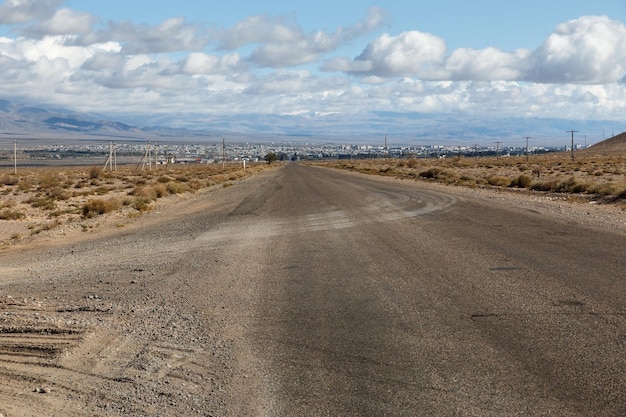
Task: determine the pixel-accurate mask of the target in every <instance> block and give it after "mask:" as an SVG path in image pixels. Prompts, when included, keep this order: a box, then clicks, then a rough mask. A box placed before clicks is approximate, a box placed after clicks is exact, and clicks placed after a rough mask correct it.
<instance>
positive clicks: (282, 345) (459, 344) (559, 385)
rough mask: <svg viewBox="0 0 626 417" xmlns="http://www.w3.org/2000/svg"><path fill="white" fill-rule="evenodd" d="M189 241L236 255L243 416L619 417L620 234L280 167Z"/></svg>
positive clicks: (625, 358)
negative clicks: (248, 385) (249, 384)
mask: <svg viewBox="0 0 626 417" xmlns="http://www.w3.org/2000/svg"><path fill="white" fill-rule="evenodd" d="M201 240H202V241H203V242H205V245H209V246H210V247H215V245H219V246H220V247H221V249H220V250H221V251H232V252H233V253H238V254H241V255H239V256H238V258H231V263H230V265H229V266H228V267H227V268H226V269H224V270H223V271H221V273H227V274H228V273H230V274H232V273H234V274H235V275H237V277H238V278H236V280H241V281H239V282H243V283H244V284H243V285H244V286H245V285H247V287H248V288H249V293H248V295H247V296H246V298H245V304H246V305H247V306H248V308H247V313H242V314H240V315H238V316H237V322H238V326H239V327H237V330H236V331H235V332H234V337H235V338H237V340H239V342H240V343H239V344H240V345H241V347H240V349H241V351H242V353H241V357H242V358H247V359H246V361H247V362H248V365H246V366H248V367H249V369H247V370H246V369H243V372H244V373H245V372H251V373H252V374H254V375H255V380H256V381H257V382H256V386H255V387H254V388H253V391H254V392H251V393H250V397H249V399H250V401H247V400H245V399H243V398H242V399H241V401H242V403H245V405H243V404H242V407H243V408H242V409H241V410H243V411H242V412H247V413H250V414H251V415H280V416H452V415H459V416H461V415H472V416H506V415H511V416H512V415H515V416H518V415H533V416H535V415H536V416H539V415H542V416H544V415H552V416H577V415H579V416H619V415H626V319H625V316H624V314H625V309H626V280H625V277H626V274H625V272H624V269H625V267H626V257H625V253H626V239H625V238H624V236H623V235H620V234H611V233H606V232H599V231H597V230H592V229H588V228H585V227H582V226H581V225H579V224H577V223H575V222H568V223H563V222H557V221H555V220H554V219H549V218H546V217H545V216H543V215H542V214H541V213H540V212H535V211H532V210H525V209H521V208H516V207H510V206H509V207H507V206H506V205H497V204H493V203H492V204H490V203H489V202H488V201H484V200H482V201H478V200H477V201H474V200H471V199H468V198H460V197H455V196H453V195H452V194H446V193H441V192H434V191H427V190H425V189H422V188H420V187H419V185H415V184H414V183H409V182H406V183H399V182H397V181H396V182H393V181H384V180H378V179H376V178H370V177H364V176H355V175H347V174H345V173H342V172H338V171H333V170H327V169H320V168H314V167H305V166H301V165H298V164H290V165H287V166H286V167H284V168H282V169H281V170H279V171H278V172H277V173H276V175H275V177H274V178H272V179H271V181H268V182H266V183H264V184H262V185H260V186H259V187H258V188H257V189H256V191H255V192H254V193H252V194H250V195H248V196H247V197H246V198H245V199H244V200H243V201H242V202H241V203H240V204H239V205H238V206H237V207H236V208H235V209H234V210H233V211H232V212H231V213H230V214H229V216H228V219H227V221H225V222H223V223H221V224H220V225H219V226H218V227H215V228H213V229H211V230H209V231H207V232H206V233H205V234H204V235H203V236H202V238H201ZM222 253H224V252H222ZM246 282H247V283H248V284H245V283H246ZM244 367H245V366H244ZM253 369H254V370H253ZM246 375H247V374H246ZM252 398H254V401H252Z"/></svg>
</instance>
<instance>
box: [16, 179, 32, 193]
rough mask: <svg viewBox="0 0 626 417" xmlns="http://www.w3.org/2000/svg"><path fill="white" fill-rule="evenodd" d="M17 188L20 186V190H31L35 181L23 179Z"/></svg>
mask: <svg viewBox="0 0 626 417" xmlns="http://www.w3.org/2000/svg"><path fill="white" fill-rule="evenodd" d="M17 188H19V189H20V191H29V190H30V189H31V188H33V182H32V181H31V180H30V179H24V180H21V181H20V182H19V183H18V184H17Z"/></svg>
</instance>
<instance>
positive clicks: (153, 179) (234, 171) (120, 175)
mask: <svg viewBox="0 0 626 417" xmlns="http://www.w3.org/2000/svg"><path fill="white" fill-rule="evenodd" d="M266 167H267V165H265V164H263V163H261V164H256V165H254V164H252V165H250V164H249V165H248V167H247V170H246V171H245V172H243V170H242V167H241V165H239V164H232V165H231V164H226V166H225V167H222V165H221V164H219V165H218V164H215V165H199V164H198V165H175V166H168V167H167V170H165V169H160V170H152V171H150V170H145V171H142V170H138V169H136V168H135V167H120V168H119V169H118V170H117V171H113V172H111V171H103V170H102V168H101V167H99V166H84V167H58V168H52V167H41V168H29V169H21V170H19V172H18V174H17V175H16V174H14V173H13V172H12V171H11V172H4V173H3V172H2V170H0V222H2V221H13V222H20V224H22V226H21V228H22V229H23V230H24V232H26V231H27V230H30V234H31V235H36V234H39V233H41V232H43V231H46V230H51V229H53V228H55V227H58V226H61V225H64V224H68V223H78V222H81V227H82V229H83V230H85V231H88V230H91V229H93V228H94V227H96V224H92V223H91V222H90V221H89V220H90V219H93V218H98V217H100V216H102V215H106V214H107V213H113V212H120V213H121V214H122V215H123V217H125V218H128V219H131V218H134V217H137V216H139V215H141V213H143V212H145V211H147V210H151V209H152V208H153V207H155V204H156V202H157V201H158V200H159V199H162V198H165V197H167V196H170V195H181V194H185V193H190V192H197V191H199V190H202V189H203V188H207V187H211V186H215V185H223V184H229V185H230V184H232V182H233V181H236V180H237V179H240V178H244V177H246V176H248V175H251V174H253V173H255V172H258V171H259V170H262V169H265V168H266ZM7 171H8V169H7ZM0 224H1V223H0ZM6 230H7V231H6V234H5V235H2V233H0V243H6V244H11V243H15V242H17V241H19V240H21V238H20V239H14V238H11V234H10V233H11V232H10V231H9V229H6ZM0 232H1V230H0ZM15 233H17V234H19V235H20V236H21V235H22V234H21V233H20V232H15Z"/></svg>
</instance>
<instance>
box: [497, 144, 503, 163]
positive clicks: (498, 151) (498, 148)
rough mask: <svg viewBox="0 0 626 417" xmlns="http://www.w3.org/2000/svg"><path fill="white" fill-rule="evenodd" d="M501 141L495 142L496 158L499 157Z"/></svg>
mask: <svg viewBox="0 0 626 417" xmlns="http://www.w3.org/2000/svg"><path fill="white" fill-rule="evenodd" d="M501 143H502V142H500V141H497V142H496V159H500V144H501Z"/></svg>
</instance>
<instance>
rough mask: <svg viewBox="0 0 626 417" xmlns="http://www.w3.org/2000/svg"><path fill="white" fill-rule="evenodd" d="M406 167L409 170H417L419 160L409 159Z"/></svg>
mask: <svg viewBox="0 0 626 417" xmlns="http://www.w3.org/2000/svg"><path fill="white" fill-rule="evenodd" d="M406 167H407V168H415V167H417V159H415V158H414V157H410V158H409V159H407V160H406Z"/></svg>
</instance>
